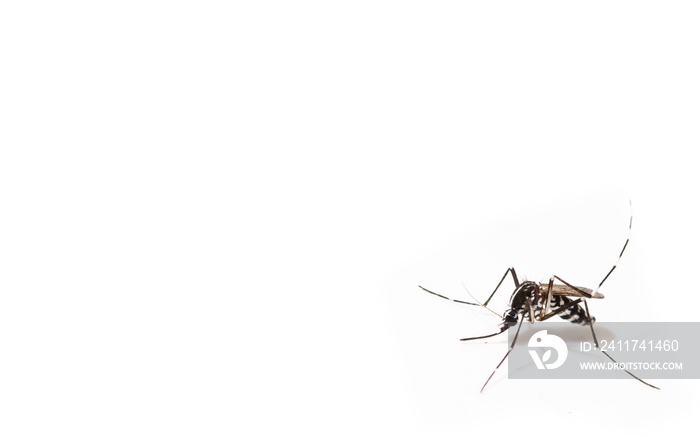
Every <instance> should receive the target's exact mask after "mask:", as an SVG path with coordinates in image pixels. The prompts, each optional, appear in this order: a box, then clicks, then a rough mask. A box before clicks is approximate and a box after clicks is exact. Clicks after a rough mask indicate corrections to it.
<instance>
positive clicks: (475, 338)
mask: <svg viewBox="0 0 700 437" xmlns="http://www.w3.org/2000/svg"><path fill="white" fill-rule="evenodd" d="M506 329H508V325H505V324H504V325H503V327H502V328H501V330H500V331H498V332H494V333H493V334H489V335H482V336H480V337H469V338H460V339H459V341H469V340H479V339H480V338H489V337H495V336H496V335H498V334H501V333H503V332H505V330H506Z"/></svg>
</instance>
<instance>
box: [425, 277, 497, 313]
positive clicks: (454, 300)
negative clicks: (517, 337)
mask: <svg viewBox="0 0 700 437" xmlns="http://www.w3.org/2000/svg"><path fill="white" fill-rule="evenodd" d="M418 288H420V289H421V290H423V291H427V292H428V293H430V294H434V295H435V296H437V297H441V298H443V299H447V300H449V301H452V302H457V303H463V304H467V305H474V306H479V305H481V304H478V303H474V302H465V301H463V300H457V299H451V298H449V297H447V296H443V295H442V294H438V293H436V292H434V291H430V290H428V289H427V288H425V287H423V286H422V285H419V286H418ZM467 293H468V292H467ZM470 296H471V295H470ZM499 317H500V316H499Z"/></svg>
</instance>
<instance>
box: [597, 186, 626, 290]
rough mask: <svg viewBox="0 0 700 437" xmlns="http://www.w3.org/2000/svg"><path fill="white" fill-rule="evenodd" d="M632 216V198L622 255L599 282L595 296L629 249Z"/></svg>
mask: <svg viewBox="0 0 700 437" xmlns="http://www.w3.org/2000/svg"><path fill="white" fill-rule="evenodd" d="M632 217H633V214H632V199H630V225H629V228H628V229H627V240H626V241H625V245H624V246H622V250H621V251H620V256H618V257H617V261H615V265H613V266H612V268H611V269H610V271H609V272H608V274H607V275H605V277H604V278H603V280H602V281H600V284H598V287H597V288H596V289H595V291H594V292H593V296H595V295H596V294H598V290H599V289H600V286H601V285H603V283H604V282H605V281H606V280H607V279H608V276H610V274H611V273H612V272H613V270H615V269H616V268H617V264H618V263H619V262H620V259H621V258H622V254H623V253H625V249H627V244H629V242H630V237H631V236H632Z"/></svg>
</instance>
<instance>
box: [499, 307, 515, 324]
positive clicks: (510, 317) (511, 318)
mask: <svg viewBox="0 0 700 437" xmlns="http://www.w3.org/2000/svg"><path fill="white" fill-rule="evenodd" d="M503 323H505V324H506V325H508V326H510V325H515V324H516V323H518V313H517V312H516V311H515V310H513V309H507V310H506V312H505V313H504V314H503Z"/></svg>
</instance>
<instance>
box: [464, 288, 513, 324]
mask: <svg viewBox="0 0 700 437" xmlns="http://www.w3.org/2000/svg"><path fill="white" fill-rule="evenodd" d="M462 287H464V291H466V292H467V294H468V295H469V297H471V298H472V299H474V301H475V302H476V303H478V304H479V305H481V306H482V307H484V308H486V309H487V310H489V311H491V312H492V313H493V314H495V315H496V317H498V318H499V319H501V318H503V317H501V316H500V315H499V314H498V313H497V312H496V311H494V310H492V309H491V308H489V307H487V306H486V305H484V304H483V303H481V302H479V300H478V299H477V298H475V297H474V295H472V294H471V293H470V292H469V290H467V286H466V285H464V283H462Z"/></svg>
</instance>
